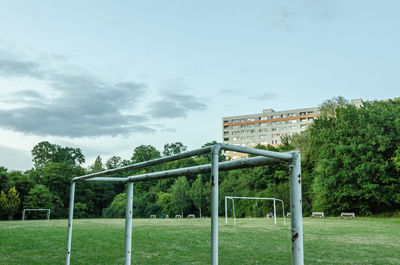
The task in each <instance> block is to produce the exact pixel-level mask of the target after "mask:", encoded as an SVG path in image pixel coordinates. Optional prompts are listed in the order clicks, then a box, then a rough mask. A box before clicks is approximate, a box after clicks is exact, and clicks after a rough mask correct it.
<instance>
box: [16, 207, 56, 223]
mask: <svg viewBox="0 0 400 265" xmlns="http://www.w3.org/2000/svg"><path fill="white" fill-rule="evenodd" d="M33 211H39V212H40V211H46V212H47V215H46V219H47V220H50V209H23V210H22V221H23V220H25V219H26V217H25V216H26V212H33Z"/></svg>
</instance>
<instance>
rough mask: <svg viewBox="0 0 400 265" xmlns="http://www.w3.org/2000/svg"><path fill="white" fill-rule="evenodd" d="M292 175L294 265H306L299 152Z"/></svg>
mask: <svg viewBox="0 0 400 265" xmlns="http://www.w3.org/2000/svg"><path fill="white" fill-rule="evenodd" d="M292 155H293V161H292V165H291V168H292V173H291V176H290V212H291V216H292V218H291V229H292V264H293V265H303V264H304V249H303V216H302V201H301V160H300V154H299V152H298V151H294V152H292Z"/></svg>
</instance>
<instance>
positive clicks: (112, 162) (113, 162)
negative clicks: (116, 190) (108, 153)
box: [106, 156, 122, 169]
mask: <svg viewBox="0 0 400 265" xmlns="http://www.w3.org/2000/svg"><path fill="white" fill-rule="evenodd" d="M121 166H122V158H121V157H119V156H112V157H111V158H110V159H108V160H107V162H106V168H107V169H113V168H118V167H121Z"/></svg>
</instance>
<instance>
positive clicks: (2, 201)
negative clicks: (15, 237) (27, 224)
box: [0, 187, 21, 220]
mask: <svg viewBox="0 0 400 265" xmlns="http://www.w3.org/2000/svg"><path fill="white" fill-rule="evenodd" d="M20 205H21V200H20V198H19V193H18V192H17V190H16V189H15V187H12V188H11V189H10V190H9V191H8V193H7V194H5V192H4V191H1V194H0V209H2V211H3V212H4V213H5V214H6V215H7V216H8V219H9V220H12V219H13V217H14V214H16V213H17V212H18V209H19V206H20Z"/></svg>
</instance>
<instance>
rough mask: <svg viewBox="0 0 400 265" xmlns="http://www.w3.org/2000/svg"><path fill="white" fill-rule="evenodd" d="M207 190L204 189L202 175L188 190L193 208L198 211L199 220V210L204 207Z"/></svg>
mask: <svg viewBox="0 0 400 265" xmlns="http://www.w3.org/2000/svg"><path fill="white" fill-rule="evenodd" d="M208 193H209V192H208V190H207V189H206V188H205V187H204V183H203V178H202V175H199V176H198V177H197V179H196V181H195V182H194V183H193V184H192V188H191V189H190V197H191V199H192V201H193V204H194V206H195V207H196V208H197V209H199V213H200V218H201V210H202V209H203V208H205V207H206V204H207V196H208Z"/></svg>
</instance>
